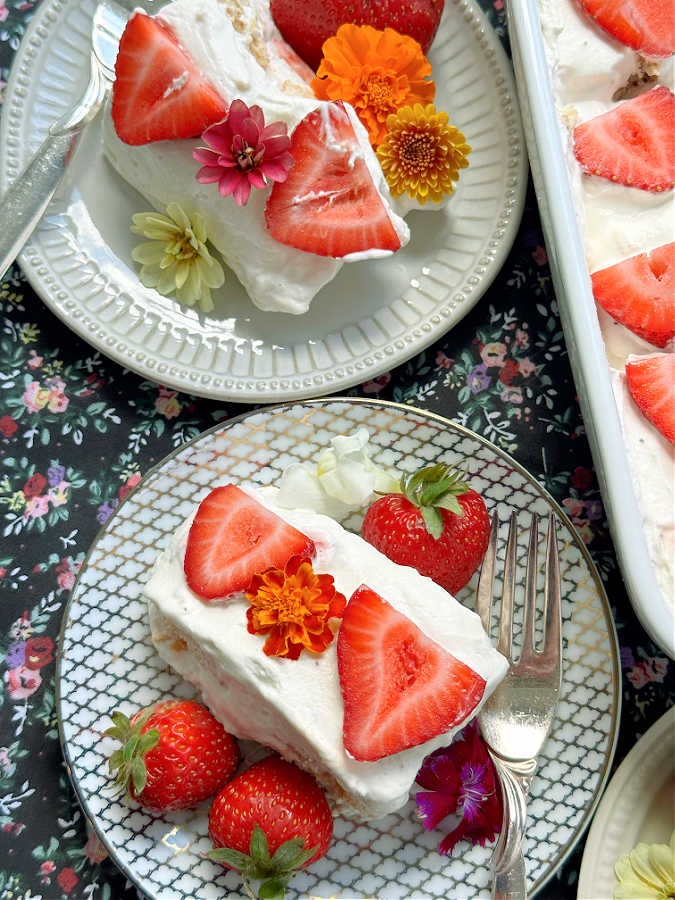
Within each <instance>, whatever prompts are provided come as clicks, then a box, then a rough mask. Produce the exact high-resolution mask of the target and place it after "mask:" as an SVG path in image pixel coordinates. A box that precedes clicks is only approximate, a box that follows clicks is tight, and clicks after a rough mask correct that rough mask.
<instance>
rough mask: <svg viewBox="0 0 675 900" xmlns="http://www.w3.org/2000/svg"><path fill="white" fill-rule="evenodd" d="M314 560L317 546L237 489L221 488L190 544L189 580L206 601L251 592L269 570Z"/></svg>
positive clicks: (207, 501)
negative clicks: (291, 562) (255, 578)
mask: <svg viewBox="0 0 675 900" xmlns="http://www.w3.org/2000/svg"><path fill="white" fill-rule="evenodd" d="M295 555H301V556H309V557H312V556H313V555H314V543H313V542H312V540H311V539H310V538H308V537H307V536H306V535H304V534H302V532H300V531H298V530H297V528H293V526H292V525H289V524H288V523H287V522H285V521H284V520H283V519H282V518H280V517H279V516H277V515H276V514H275V513H273V512H271V511H270V510H269V509H267V507H265V506H263V505H262V503H259V502H258V501H257V500H255V499H254V498H253V497H251V496H250V495H249V494H247V493H246V492H245V491H242V490H241V488H238V487H237V486H236V485H234V484H228V485H225V486H224V487H217V488H215V489H214V490H212V491H211V493H210V494H208V495H207V496H206V497H205V498H204V500H202V502H201V503H200V505H199V509H198V510H197V515H196V516H195V518H194V521H193V523H192V526H191V527H190V533H189V535H188V540H187V548H186V551H185V577H186V579H187V583H188V585H189V586H190V587H191V588H192V590H193V591H194V592H195V593H196V594H198V595H199V596H200V597H203V598H204V599H205V600H213V599H214V598H216V597H219V598H222V597H227V596H228V595H230V594H233V593H235V592H237V591H243V590H245V589H246V588H247V587H248V585H249V584H250V581H251V578H252V577H253V576H254V575H255V574H256V573H260V572H264V571H265V570H266V569H269V568H275V569H283V568H284V566H285V565H286V563H287V562H288V560H289V559H290V558H291V556H295Z"/></svg>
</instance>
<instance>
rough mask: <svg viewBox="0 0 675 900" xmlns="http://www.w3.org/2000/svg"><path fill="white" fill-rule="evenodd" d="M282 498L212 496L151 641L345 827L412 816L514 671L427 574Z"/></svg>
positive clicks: (220, 714) (160, 592) (164, 565)
mask: <svg viewBox="0 0 675 900" xmlns="http://www.w3.org/2000/svg"><path fill="white" fill-rule="evenodd" d="M275 497H276V489H274V488H266V489H264V490H262V491H254V490H251V489H248V488H247V489H243V488H239V487H235V486H234V485H226V486H223V487H218V488H216V489H214V490H213V491H212V492H211V493H210V494H209V495H208V496H207V497H206V498H205V499H204V500H203V501H202V503H201V505H200V506H199V509H198V510H197V512H196V514H195V516H194V517H193V518H192V519H191V520H188V521H187V522H185V523H184V525H183V526H181V527H180V528H179V530H178V531H177V533H176V534H175V536H174V537H173V539H172V540H171V543H170V545H169V546H168V547H167V549H166V550H165V551H164V552H163V553H162V554H161V556H160V557H159V559H158V560H157V563H156V564H155V566H154V569H153V571H152V573H151V576H150V579H149V581H148V584H147V585H146V588H145V593H146V595H147V598H148V607H149V614H150V624H151V631H152V638H153V641H154V643H155V646H156V647H157V650H158V651H159V653H160V655H161V656H162V657H163V658H164V659H165V660H166V661H167V662H168V663H169V664H170V665H171V666H172V667H173V668H174V669H176V671H177V672H179V673H180V674H181V675H182V676H183V677H184V678H185V679H186V680H188V681H190V682H191V683H192V684H194V685H195V686H196V687H197V688H198V689H199V690H200V691H201V693H202V696H203V698H204V700H205V702H206V703H207V705H208V706H209V707H210V708H211V710H212V711H213V713H214V715H215V716H216V717H217V718H218V719H220V721H221V722H222V723H223V725H224V726H225V728H226V729H227V730H228V731H230V732H232V733H233V734H235V735H237V736H238V737H240V738H248V739H253V740H255V741H259V742H260V743H262V744H264V745H266V746H268V747H271V748H273V749H274V750H277V751H278V752H279V753H281V754H282V756H284V757H285V758H286V759H288V760H290V761H291V762H294V763H297V764H298V765H299V766H301V767H302V768H303V769H305V770H307V771H309V772H311V773H312V774H313V775H314V776H315V777H316V778H317V780H318V781H319V782H320V783H321V785H322V786H323V787H324V789H325V790H326V792H327V795H328V797H329V799H330V800H331V803H332V804H333V806H334V808H335V809H336V810H338V811H341V812H344V813H347V814H349V815H352V816H355V817H357V818H361V819H369V818H377V817H380V816H383V815H386V814H387V813H389V812H392V811H394V810H396V809H398V808H399V807H401V806H402V805H403V804H404V803H405V802H406V801H407V799H408V796H409V792H410V788H411V786H412V784H413V782H414V780H415V776H416V774H417V772H418V770H419V768H420V765H421V763H422V760H423V759H424V757H425V756H426V755H427V754H428V753H430V752H431V751H432V750H434V749H436V748H438V747H440V746H444V745H446V744H448V743H449V742H450V740H451V738H452V736H453V734H454V733H455V732H456V731H457V730H458V729H459V728H461V727H462V725H463V724H464V723H465V722H466V721H467V720H468V719H469V718H470V717H471V716H473V715H475V714H476V712H477V711H478V709H479V708H480V706H481V704H482V703H483V701H484V700H485V699H486V698H487V697H488V696H489V694H490V693H491V692H492V691H493V690H494V688H495V686H496V685H497V683H498V682H499V680H500V679H501V678H502V677H503V676H504V674H505V672H506V668H507V663H506V660H505V659H504V658H503V657H502V656H501V655H500V654H499V653H497V651H496V650H495V649H494V648H493V647H492V645H491V643H490V641H489V639H488V637H487V635H486V634H485V632H484V631H483V628H482V626H481V623H480V620H479V618H478V616H476V615H475V614H474V613H473V612H471V611H470V610H468V609H466V608H465V607H463V606H461V605H460V604H459V603H458V602H457V601H456V600H455V599H454V598H453V597H452V596H451V595H450V594H448V593H447V592H446V591H445V590H443V588H441V587H439V586H438V585H437V584H435V583H434V582H433V581H431V580H430V579H429V578H426V577H423V576H422V575H420V574H419V573H418V572H417V571H416V570H415V569H412V568H408V567H406V566H400V565H398V564H396V563H394V562H392V561H391V560H390V559H388V558H387V557H386V556H384V555H383V554H381V553H380V552H379V551H378V550H376V549H375V548H374V547H373V546H371V545H370V544H368V543H367V542H366V541H364V540H363V539H362V538H361V537H359V536H358V535H356V534H352V533H350V532H347V531H345V529H343V528H342V526H341V525H339V524H338V523H337V522H336V521H335V520H333V519H331V518H329V517H328V516H324V515H321V514H318V513H314V512H312V511H309V510H302V509H285V508H281V507H280V506H278V505H276V503H275Z"/></svg>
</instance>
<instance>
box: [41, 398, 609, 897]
mask: <svg viewBox="0 0 675 900" xmlns="http://www.w3.org/2000/svg"><path fill="white" fill-rule="evenodd" d="M340 403H342V404H345V405H346V406H349V405H353V406H359V405H361V406H372V407H376V408H383V409H393V410H398V411H400V412H403V413H409V414H411V415H417V416H421V417H423V418H429V419H431V420H434V421H436V422H440V423H442V424H444V425H445V426H447V427H449V428H451V429H453V430H455V431H457V432H459V433H460V434H463V435H465V436H467V437H469V438H471V439H472V440H475V441H477V442H478V443H479V444H481V445H482V446H484V447H487V448H489V449H490V450H491V451H493V452H494V453H496V454H497V455H498V456H500V457H502V459H504V460H505V461H506V462H508V464H509V465H511V466H513V468H514V469H515V470H517V471H518V472H519V473H520V474H521V475H522V476H523V477H524V478H525V479H526V480H527V481H529V482H530V484H532V485H534V486H535V487H536V488H537V490H538V492H539V493H540V495H541V497H542V498H543V499H544V500H545V501H546V502H547V503H548V504H549V505H550V507H551V508H552V509H553V510H554V512H555V514H556V515H557V516H558V517H559V518H560V519H561V520H563V521H564V522H565V523H566V525H567V527H568V529H569V532H570V534H571V535H572V537H573V540H574V542H575V544H576V546H577V548H578V550H579V552H580V553H581V555H582V556H583V558H584V561H585V563H586V565H587V566H588V569H589V572H590V574H591V576H592V578H593V581H594V583H595V586H596V588H597V590H598V593H599V596H600V598H601V600H602V603H603V609H604V620H605V623H606V626H607V636H608V639H609V641H610V643H611V644H612V647H613V659H612V662H613V669H612V688H613V706H612V725H611V738H610V741H609V746H608V747H607V749H606V753H605V759H604V766H603V771H602V776H601V778H600V779H599V781H598V784H597V787H596V790H595V794H594V796H593V798H592V800H591V802H590V803H589V804H588V806H587V807H586V809H585V812H584V815H583V817H582V819H581V821H580V822H579V824H578V826H577V828H576V831H575V833H574V835H573V838H572V840H571V841H569V842H568V844H567V846H566V847H565V848H564V849H563V850H562V851H561V852H560V853H559V854H558V856H557V858H556V859H555V860H554V863H553V865H551V867H550V868H549V871H548V872H547V873H546V874H545V875H544V876H542V877H540V878H539V879H538V880H537V882H535V883H534V884H533V885H532V886H531V889H530V896H534V895H535V894H536V893H537V891H539V889H540V888H542V887H543V886H544V885H545V884H547V883H548V882H549V881H550V880H551V878H552V877H553V876H554V875H555V873H556V872H557V871H558V870H559V868H560V867H561V866H563V865H564V864H565V862H566V861H567V859H568V858H569V856H570V855H571V853H572V852H573V851H574V849H575V848H576V846H577V844H578V842H579V841H580V840H581V839H582V837H583V835H584V834H585V832H586V830H587V828H588V824H589V822H590V821H591V819H592V817H593V815H594V813H595V811H596V809H597V807H598V804H599V803H600V802H601V798H602V796H603V792H604V790H605V787H606V785H607V782H608V780H609V776H610V771H611V767H612V762H613V759H614V755H615V753H616V748H617V742H618V737H619V724H620V721H621V708H622V693H621V661H620V651H619V642H618V636H617V632H616V625H615V622H614V618H613V616H612V612H611V607H610V605H609V600H608V598H607V594H606V592H605V589H604V585H603V582H602V579H601V577H600V575H599V573H598V571H597V569H596V566H595V563H594V562H593V560H592V557H591V554H590V552H589V550H588V548H587V547H586V545H585V544H584V543H583V541H582V540H581V538H580V537H579V536H578V535H577V532H576V529H575V527H574V525H573V524H572V522H571V521H570V519H569V517H568V516H567V514H566V512H565V510H564V509H563V508H562V507H561V506H560V505H559V504H558V502H557V501H556V500H555V498H554V497H553V496H552V495H551V494H550V493H549V492H548V491H547V490H546V488H545V487H544V486H543V485H541V484H540V483H539V482H538V481H537V480H536V479H535V478H534V476H532V475H531V474H530V472H529V471H528V470H527V469H526V468H525V467H524V466H523V465H521V464H520V463H519V462H518V461H517V460H516V459H514V458H513V457H512V456H511V455H510V454H509V453H507V452H506V451H504V450H501V449H500V448H499V447H497V446H496V445H494V444H493V443H492V442H491V441H489V440H488V439H487V438H485V437H483V436H482V435H480V434H477V433H475V432H473V431H471V430H470V429H468V428H466V427H465V426H463V425H460V424H459V423H457V422H453V421H452V420H450V419H448V418H446V417H445V416H442V415H440V414H438V413H434V412H431V411H428V410H424V409H421V408H418V407H414V406H410V405H408V404H404V403H396V402H394V401H388V400H381V399H378V398H365V397H345V396H335V397H333V396H331V397H320V398H305V399H303V400H301V401H288V402H283V403H279V404H274V405H271V406H266V407H264V408H262V409H259V410H250V411H246V412H244V413H241V414H240V415H237V416H233V417H232V418H229V419H227V420H226V421H225V422H219V423H217V424H216V425H214V426H211V427H210V428H208V429H206V430H205V431H203V432H201V433H200V434H199V435H196V436H195V437H194V438H191V439H190V440H189V441H186V442H185V443H183V444H181V445H180V446H179V447H176V448H174V450H172V451H171V452H170V453H169V454H167V455H166V456H165V457H164V458H163V459H162V460H160V461H159V462H158V463H156V464H155V465H154V466H153V467H152V468H151V469H149V470H148V471H147V472H146V473H145V474H144V475H143V478H142V479H141V482H139V484H138V485H136V486H135V487H134V490H133V491H132V492H130V493H129V494H128V495H127V497H126V498H125V499H124V500H122V501H121V502H120V504H119V505H118V506H117V508H116V509H115V510H114V512H113V514H112V515H111V517H110V519H108V521H107V522H106V523H105V525H103V526H102V527H101V528H100V529H99V531H98V533H97V534H96V536H95V538H94V540H93V541H92V544H91V546H90V548H89V550H88V551H87V553H86V555H85V558H84V560H83V562H82V565H81V567H80V574H79V575H78V577H77V578H76V581H75V584H74V586H73V588H72V590H71V593H70V596H69V598H68V601H67V604H66V607H65V608H64V611H63V617H62V623H61V628H60V632H59V638H58V644H57V646H58V647H59V648H61V647H62V646H63V638H64V634H65V630H66V626H67V623H68V620H69V611H70V607H71V604H72V601H73V597H74V596H75V594H76V591H77V586H78V581H79V580H80V577H81V576H82V573H83V572H84V571H85V569H86V567H87V565H88V561H89V559H90V557H91V555H92V553H93V552H94V549H95V546H96V544H97V543H98V541H99V540H100V539H101V537H102V536H103V535H104V533H105V532H106V530H107V529H108V528H110V527H111V523H112V522H113V521H114V520H115V516H116V515H117V514H118V512H119V510H120V509H121V508H122V506H123V504H124V503H125V502H126V501H127V499H128V498H129V497H131V496H132V495H133V493H134V492H135V491H136V490H138V489H140V488H141V487H142V485H143V483H144V482H145V481H146V480H147V479H149V478H151V477H152V476H153V475H154V474H155V473H157V472H158V471H159V470H160V469H161V468H162V467H163V466H164V465H165V464H166V463H167V462H169V461H170V460H171V459H173V458H174V457H175V456H177V455H178V454H179V453H180V452H182V451H183V450H184V449H185V448H186V447H187V446H189V445H190V444H194V443H196V442H197V441H199V440H201V439H203V438H204V437H205V436H208V435H209V434H210V433H216V432H218V430H222V428H223V427H225V426H227V427H232V426H234V425H236V424H238V423H240V422H242V421H243V420H245V419H246V418H248V417H250V416H255V415H259V414H260V413H265V414H273V413H274V411H275V410H279V409H284V408H286V407H293V406H295V405H305V406H321V405H323V404H331V405H333V404H340ZM61 666H62V656H61V654H60V652H59V654H58V655H57V666H56V678H55V706H56V711H57V717H58V728H59V740H60V744H61V750H62V753H63V756H64V762H65V765H66V769H67V772H68V776H69V778H70V781H71V784H72V786H73V790H74V791H75V794H76V796H77V798H78V801H79V803H80V805H81V807H82V809H83V811H84V813H85V815H86V816H87V819H88V821H89V823H90V825H91V826H92V828H93V829H94V831H95V832H96V834H97V836H98V837H99V839H100V840H101V842H102V843H103V845H104V846H105V847H106V849H107V850H108V853H109V855H110V857H111V858H112V859H113V860H114V862H115V864H116V866H117V867H118V868H119V869H120V870H121V871H122V872H123V873H124V874H125V875H126V877H127V878H128V879H129V880H130V881H131V882H132V883H134V884H135V885H136V886H137V887H138V888H139V890H140V891H141V893H143V894H144V895H145V896H148V897H149V898H150V900H158V898H156V897H155V896H154V895H151V894H146V892H145V891H144V889H143V884H142V880H141V879H140V878H139V877H138V876H137V874H136V873H135V872H134V871H133V869H132V868H131V867H130V866H128V865H127V864H126V863H124V862H123V861H121V860H119V859H118V857H117V854H116V853H115V849H114V846H113V845H112V844H111V843H110V841H108V839H107V837H106V834H105V832H104V831H103V830H102V829H101V828H100V827H99V825H98V823H97V822H96V821H95V820H92V819H91V818H90V817H89V815H88V811H87V803H86V796H85V794H84V792H83V791H82V789H81V786H80V785H79V782H78V781H77V779H76V778H75V777H74V775H73V771H72V767H71V757H70V752H69V748H68V744H67V741H66V739H65V733H64V724H63V716H62V706H61V677H62V675H61Z"/></svg>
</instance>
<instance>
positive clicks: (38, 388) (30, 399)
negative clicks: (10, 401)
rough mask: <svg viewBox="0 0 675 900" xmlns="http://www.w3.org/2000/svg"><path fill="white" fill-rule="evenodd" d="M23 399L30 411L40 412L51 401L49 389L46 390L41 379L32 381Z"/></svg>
mask: <svg viewBox="0 0 675 900" xmlns="http://www.w3.org/2000/svg"><path fill="white" fill-rule="evenodd" d="M22 399H23V405H24V406H25V407H26V409H27V410H28V412H40V410H41V409H44V408H45V406H46V405H47V402H48V401H49V391H47V390H45V388H43V387H42V385H41V384H40V382H39V381H31V383H30V384H29V385H28V387H27V388H26V390H25V391H24V392H23V398H22Z"/></svg>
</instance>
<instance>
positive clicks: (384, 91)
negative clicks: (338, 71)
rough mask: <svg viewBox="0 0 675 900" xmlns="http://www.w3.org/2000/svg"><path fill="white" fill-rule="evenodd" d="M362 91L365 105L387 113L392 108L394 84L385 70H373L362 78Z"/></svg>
mask: <svg viewBox="0 0 675 900" xmlns="http://www.w3.org/2000/svg"><path fill="white" fill-rule="evenodd" d="M362 92H363V96H364V102H365V105H367V106H370V107H371V108H372V109H374V110H375V111H376V112H378V113H380V112H381V113H385V114H386V113H389V112H391V110H392V109H393V108H394V98H395V97H396V93H397V91H396V85H395V83H394V80H393V79H392V77H391V75H388V74H387V73H386V72H373V73H372V74H371V75H369V76H367V77H366V78H364V80H363V83H362Z"/></svg>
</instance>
